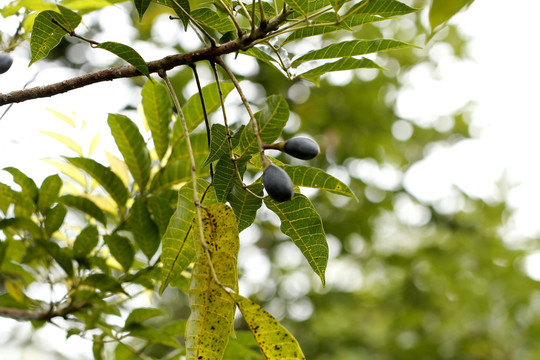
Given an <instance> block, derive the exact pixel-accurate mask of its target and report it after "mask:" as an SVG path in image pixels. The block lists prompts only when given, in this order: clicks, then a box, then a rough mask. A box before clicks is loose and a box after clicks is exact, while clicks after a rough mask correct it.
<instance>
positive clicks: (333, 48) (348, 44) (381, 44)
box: [292, 39, 412, 66]
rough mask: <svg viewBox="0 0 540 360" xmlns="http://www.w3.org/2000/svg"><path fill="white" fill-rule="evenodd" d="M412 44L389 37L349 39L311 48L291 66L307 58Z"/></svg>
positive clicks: (364, 51)
mask: <svg viewBox="0 0 540 360" xmlns="http://www.w3.org/2000/svg"><path fill="white" fill-rule="evenodd" d="M410 46H412V45H410V44H407V43H404V42H401V41H397V40H391V39H376V40H350V41H343V42H340V43H336V44H332V45H328V46H326V47H324V48H322V49H320V50H313V51H310V52H308V53H307V54H305V55H302V56H300V57H299V58H297V59H296V60H294V61H293V64H292V65H293V66H296V65H298V64H299V63H301V62H304V61H309V60H322V59H334V58H342V57H350V56H358V55H365V54H371V53H377V52H381V51H389V50H395V49H400V48H404V47H410Z"/></svg>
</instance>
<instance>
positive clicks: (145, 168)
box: [107, 114, 151, 191]
mask: <svg viewBox="0 0 540 360" xmlns="http://www.w3.org/2000/svg"><path fill="white" fill-rule="evenodd" d="M107 123H108V124H109V127H110V128H111V133H112V135H113V137H114V140H115V142H116V145H117V146H118V149H119V150H120V152H121V153H122V156H123V157H124V161H125V162H126V165H127V167H128V169H129V171H130V172H131V175H132V176H133V179H134V180H135V182H136V183H137V185H139V188H140V190H141V191H143V190H144V189H146V185H147V184H148V180H149V179H150V167H151V161H150V153H149V152H148V149H147V148H146V144H145V142H144V139H143V137H142V135H141V133H140V132H139V128H138V127H137V125H135V123H134V122H133V121H131V120H130V119H129V118H128V117H127V116H124V115H119V114H109V118H108V119H107Z"/></svg>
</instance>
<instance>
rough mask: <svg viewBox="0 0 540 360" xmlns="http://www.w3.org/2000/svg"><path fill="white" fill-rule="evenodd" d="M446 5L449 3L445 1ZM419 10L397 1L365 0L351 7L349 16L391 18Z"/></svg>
mask: <svg viewBox="0 0 540 360" xmlns="http://www.w3.org/2000/svg"><path fill="white" fill-rule="evenodd" d="M459 1H462V0H459ZM445 3H448V2H446V1H445ZM418 10H419V9H415V8H412V7H410V6H408V5H406V4H404V3H402V2H399V1H396V0H364V1H362V2H359V3H357V4H356V5H354V6H353V7H351V8H350V9H349V11H348V12H347V14H356V15H359V14H371V15H379V16H382V17H384V18H389V17H394V16H401V15H406V14H410V13H413V12H415V11H418Z"/></svg>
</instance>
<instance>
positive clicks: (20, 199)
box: [0, 183, 34, 217]
mask: <svg viewBox="0 0 540 360" xmlns="http://www.w3.org/2000/svg"><path fill="white" fill-rule="evenodd" d="M11 204H14V205H15V216H18V217H30V215H31V214H32V212H33V211H34V203H33V201H32V199H31V198H30V196H27V195H24V194H23V193H20V192H18V191H14V190H13V189H12V188H11V187H9V186H7V185H6V184H2V183H0V206H1V210H2V212H3V213H4V214H5V213H6V212H7V209H8V208H9V206H10V205H11Z"/></svg>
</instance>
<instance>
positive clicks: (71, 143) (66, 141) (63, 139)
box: [39, 130, 83, 156]
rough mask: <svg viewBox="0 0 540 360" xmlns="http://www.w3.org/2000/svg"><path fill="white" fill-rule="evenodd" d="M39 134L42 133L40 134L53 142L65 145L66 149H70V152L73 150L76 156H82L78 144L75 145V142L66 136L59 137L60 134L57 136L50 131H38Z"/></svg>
mask: <svg viewBox="0 0 540 360" xmlns="http://www.w3.org/2000/svg"><path fill="white" fill-rule="evenodd" d="M39 132H40V133H42V134H45V135H47V136H50V137H52V138H53V139H55V140H58V141H60V142H61V143H62V144H64V145H66V146H67V147H68V148H70V149H71V150H73V151H75V152H76V153H77V154H79V156H83V152H82V149H81V147H80V146H79V144H77V142H75V141H74V140H72V139H71V138H69V137H67V136H64V135H61V134H57V133H55V132H52V131H43V130H40V131H39Z"/></svg>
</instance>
